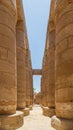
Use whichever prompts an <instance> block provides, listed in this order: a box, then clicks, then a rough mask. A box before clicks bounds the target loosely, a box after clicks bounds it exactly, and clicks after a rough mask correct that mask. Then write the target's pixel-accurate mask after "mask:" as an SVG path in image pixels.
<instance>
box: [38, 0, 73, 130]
mask: <svg viewBox="0 0 73 130" xmlns="http://www.w3.org/2000/svg"><path fill="white" fill-rule="evenodd" d="M72 15H73V1H72V0H52V1H51V9H50V17H49V23H48V28H47V38H46V39H47V40H46V44H48V47H47V50H48V51H46V52H47V57H48V58H47V61H46V58H45V57H44V60H43V61H45V64H46V62H47V63H48V70H47V71H46V73H47V74H46V75H48V76H47V78H46V77H45V79H44V78H43V77H44V73H45V72H44V69H43V70H42V71H43V75H42V88H41V89H42V93H43V91H44V92H45V94H44V95H43V94H42V95H43V98H45V95H46V98H45V102H47V104H46V107H45V108H44V107H43V114H44V115H48V116H51V117H52V116H53V115H55V116H53V117H52V120H51V124H52V126H53V127H54V128H55V129H57V130H73V79H72V78H73V52H72V51H73V45H72V44H73V32H72V27H73V19H72ZM45 50H46V49H45ZM44 55H45V54H44ZM45 69H46V65H45ZM44 80H45V82H44ZM46 84H47V85H46ZM47 93H48V96H47ZM43 98H42V102H43ZM42 106H44V104H43V103H42ZM48 107H49V108H51V109H54V110H55V111H54V113H52V114H51V115H50V114H49V108H48ZM46 113H47V114H46Z"/></svg>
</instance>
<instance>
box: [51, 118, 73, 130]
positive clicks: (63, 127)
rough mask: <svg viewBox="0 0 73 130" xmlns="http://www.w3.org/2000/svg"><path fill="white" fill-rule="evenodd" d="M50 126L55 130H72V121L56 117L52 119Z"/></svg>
mask: <svg viewBox="0 0 73 130" xmlns="http://www.w3.org/2000/svg"><path fill="white" fill-rule="evenodd" d="M51 125H52V127H54V128H55V129H56V130H73V120H68V119H63V118H58V117H56V116H54V117H52V119H51Z"/></svg>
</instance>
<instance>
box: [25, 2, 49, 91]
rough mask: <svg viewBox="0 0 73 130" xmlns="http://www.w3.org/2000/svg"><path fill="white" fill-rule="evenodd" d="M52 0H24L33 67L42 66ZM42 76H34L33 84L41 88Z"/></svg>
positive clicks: (38, 67)
mask: <svg viewBox="0 0 73 130" xmlns="http://www.w3.org/2000/svg"><path fill="white" fill-rule="evenodd" d="M50 1H51V0H23V7H24V13H25V18H26V26H27V34H28V40H29V46H30V50H31V60H32V67H33V68H35V69H36V68H37V69H40V68H42V59H43V55H44V47H45V41H46V31H47V23H48V18H49V10H50ZM40 78H41V76H33V86H34V88H36V91H39V90H40Z"/></svg>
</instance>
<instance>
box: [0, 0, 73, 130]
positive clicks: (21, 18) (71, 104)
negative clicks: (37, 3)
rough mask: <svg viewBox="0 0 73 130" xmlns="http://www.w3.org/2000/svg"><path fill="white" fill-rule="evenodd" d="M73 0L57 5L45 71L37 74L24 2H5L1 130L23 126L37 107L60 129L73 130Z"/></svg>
mask: <svg viewBox="0 0 73 130" xmlns="http://www.w3.org/2000/svg"><path fill="white" fill-rule="evenodd" d="M72 27H73V0H51V6H50V15H49V20H48V25H47V33H46V42H45V50H44V55H43V59H42V69H33V68H32V61H31V51H30V48H29V41H28V36H27V27H26V19H25V15H24V10H23V5H22V0H0V130H15V129H18V128H20V127H22V125H23V117H24V116H26V115H29V114H30V110H31V109H32V106H33V103H34V92H33V75H41V91H40V93H38V94H37V95H36V99H35V102H36V103H37V104H40V105H41V107H42V110H43V115H45V116H48V117H51V126H52V127H53V128H55V129H56V130H73V52H72V51H73V34H72V33H73V30H72Z"/></svg>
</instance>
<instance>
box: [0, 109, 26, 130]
mask: <svg viewBox="0 0 73 130" xmlns="http://www.w3.org/2000/svg"><path fill="white" fill-rule="evenodd" d="M22 125H23V113H22V112H19V111H16V114H12V115H0V130H15V129H18V128H20V127H22Z"/></svg>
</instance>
